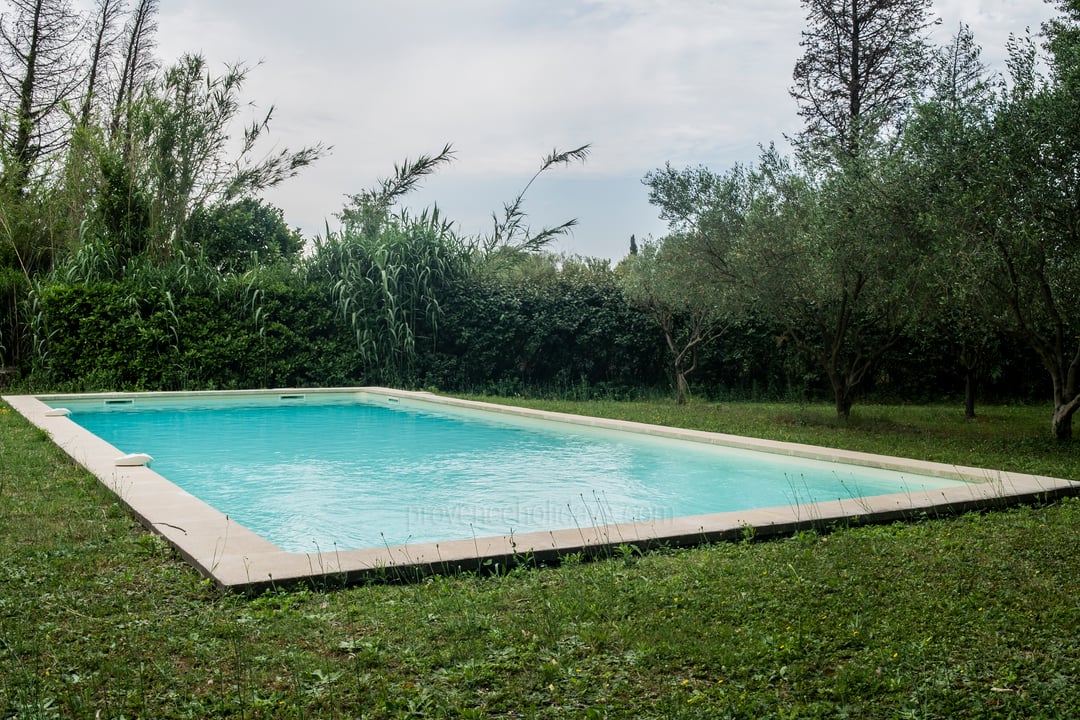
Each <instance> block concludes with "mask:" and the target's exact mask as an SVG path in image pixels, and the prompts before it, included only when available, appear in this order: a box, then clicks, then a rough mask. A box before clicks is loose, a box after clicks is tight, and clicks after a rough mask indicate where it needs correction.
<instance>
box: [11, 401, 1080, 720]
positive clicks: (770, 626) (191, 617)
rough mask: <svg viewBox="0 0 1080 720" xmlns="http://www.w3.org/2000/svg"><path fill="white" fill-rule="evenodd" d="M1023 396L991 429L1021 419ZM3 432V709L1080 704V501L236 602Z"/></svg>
mask: <svg viewBox="0 0 1080 720" xmlns="http://www.w3.org/2000/svg"><path fill="white" fill-rule="evenodd" d="M727 409H728V408H726V407H725V413H711V414H710V415H709V416H708V418H709V422H710V423H719V422H723V421H726V420H725V419H724V418H725V416H726V415H727V414H728V413H727V412H726V411H727ZM811 410H812V408H811V409H810V410H808V411H807V412H810V411H811ZM621 412H627V411H626V409H625V408H623V409H622V410H621ZM691 412H692V411H691ZM739 412H745V413H747V414H748V415H749V410H746V409H739ZM766 412H767V411H766ZM1011 412H1012V411H1011V409H1010V414H1009V416H1008V417H1004V418H1003V419H1001V420H1000V421H999V420H998V419H994V420H990V421H988V423H997V422H1000V424H999V425H998V426H997V427H998V430H997V431H998V432H1005V434H1006V435H1013V436H1015V437H1019V438H1022V436H1023V432H1024V431H1023V430H1022V429H1015V426H1010V425H1009V424H1008V423H1009V422H1011V418H1012V417H1013V416H1012V415H1011ZM984 413H985V414H988V415H992V414H993V413H990V411H989V409H986V410H984ZM684 419H685V418H684ZM745 422H748V423H749V421H745ZM898 422H902V423H904V424H907V425H909V426H912V427H920V423H921V422H922V421H921V420H919V418H918V416H917V415H916V414H914V413H912V412H911V411H909V410H907V409H905V410H904V411H903V414H902V415H901V416H900V417H899V420H898ZM768 424H769V421H767V420H766V421H762V425H763V426H764V425H768ZM852 425H853V427H848V428H845V429H843V430H834V429H832V428H826V429H825V432H826V433H842V434H843V438H842V439H845V441H848V440H850V439H851V438H855V437H858V436H859V434H860V433H863V432H866V429H865V428H860V427H859V424H858V423H853V424H852ZM874 425H875V426H874V427H873V428H871V431H872V432H874V433H880V432H885V431H884V430H882V423H875V424H874ZM1022 425H1023V423H1021V426H1022ZM1041 425H1042V424H1041V417H1040V418H1039V423H1037V424H1035V426H1037V430H1038V431H1039V432H1041V431H1042V427H1041ZM802 427H803V428H804V429H805V428H806V427H812V426H802ZM1001 428H1014V429H1009V430H1004V431H1002V430H1001ZM784 431H785V432H789V431H791V428H787V429H785V430H784ZM953 432H954V431H953V430H949V429H948V428H945V429H943V430H942V431H940V433H939V435H947V434H950V433H953ZM956 432H963V433H969V434H970V433H978V434H980V435H981V436H982V437H981V438H980V439H978V441H977V442H967V441H959V442H957V443H955V447H959V446H960V445H964V444H965V443H966V444H968V445H970V446H982V447H989V448H992V452H989V453H986V454H984V455H978V454H976V455H967V456H965V457H961V456H962V455H963V453H962V452H957V451H955V450H954V449H950V447H949V446H950V443H953V441H952V440H943V441H941V444H940V446H935V447H934V448H933V449H932V452H933V453H934V454H940V455H941V456H942V457H947V458H951V461H952V462H955V463H957V464H964V465H982V464H987V463H984V462H982V460H986V459H991V460H992V459H993V458H994V457H998V456H1000V455H1009V456H1010V460H1009V462H1010V463H1011V466H1010V467H1011V468H1012V469H1022V466H1023V467H1026V468H1038V467H1042V468H1044V469H1045V468H1048V467H1051V466H1053V465H1055V464H1058V465H1060V466H1061V467H1063V468H1064V469H1065V472H1064V473H1046V474H1057V475H1061V474H1066V476H1069V475H1068V473H1071V476H1073V477H1077V476H1080V472H1077V471H1078V470H1080V466H1078V464H1077V463H1078V462H1080V461H1078V459H1077V458H1076V456H1075V449H1073V450H1072V454H1071V456H1070V455H1069V454H1068V453H1060V452H1059V451H1056V450H1053V449H1051V450H1050V451H1049V452H1050V455H1049V456H1048V457H1044V456H1043V454H1042V450H1041V449H1040V448H1041V447H1042V446H1041V444H1040V443H1037V442H1032V443H1030V444H1028V443H1026V442H1024V441H1020V442H1019V444H1018V445H1017V446H1015V447H1014V449H1013V450H1007V448H1008V447H1009V441H1007V440H1000V441H999V440H996V439H994V436H992V435H990V434H987V432H986V428H985V426H983V425H979V426H971V429H964V428H961V429H960V430H958V431H956ZM0 437H2V438H3V440H2V441H0V452H2V453H3V454H2V459H3V464H2V465H0V478H3V496H2V500H3V502H2V503H0V527H3V528H4V532H0V717H29V718H39V717H40V718H51V717H65V718H66V717H74V718H93V717H95V716H100V717H122V716H123V717H137V716H141V717H163V718H164V717H175V718H183V717H222V716H229V717H287V718H315V717H353V716H356V715H357V714H364V713H366V714H367V715H368V716H370V717H375V718H392V717H409V716H428V717H513V716H531V717H538V718H556V717H592V718H613V719H614V718H631V717H650V716H651V717H672V718H678V717H708V718H723V717H742V718H748V717H841V716H845V715H846V716H849V717H997V716H1001V717H1060V718H1067V717H1077V716H1080V697H1078V695H1077V693H1076V692H1075V687H1076V683H1077V680H1078V678H1080V640H1078V639H1077V636H1076V633H1075V632H1074V631H1073V628H1076V627H1080V606H1078V605H1077V603H1076V601H1075V598H1076V597H1078V596H1080V555H1078V554H1077V553H1076V552H1075V538H1076V527H1077V526H1078V525H1080V500H1077V499H1070V498H1066V499H1062V500H1058V501H1055V502H1052V503H1049V504H1044V505H1040V506H1036V507H1024V508H1014V509H1009V510H998V511H993V512H985V513H982V514H967V515H961V516H958V517H953V518H947V519H936V518H932V517H926V518H922V519H920V520H918V521H917V522H915V523H911V524H899V523H898V524H891V525H882V526H866V527H856V526H850V527H840V528H837V529H835V531H833V532H832V533H831V534H829V535H823V534H820V533H821V531H820V530H819V531H816V532H815V531H810V530H807V531H804V532H802V533H799V534H797V535H795V536H794V537H792V538H791V539H789V540H785V541H779V542H750V541H751V540H754V539H755V537H754V534H753V531H752V530H747V531H745V535H744V536H743V538H742V539H743V540H745V542H744V543H740V542H736V543H727V544H718V545H713V546H705V547H698V548H693V549H686V550H676V549H670V548H668V549H664V550H662V551H660V552H639V550H640V548H633V547H631V546H622V547H620V546H618V545H616V547H614V548H613V549H612V550H611V551H610V552H609V553H608V557H606V558H597V559H596V560H597V561H596V562H582V560H583V559H585V557H586V554H585V553H574V554H570V555H567V556H564V557H563V558H561V560H562V562H561V563H560V564H559V565H558V566H549V567H542V568H539V569H531V565H532V563H531V562H530V561H529V560H528V558H526V559H525V562H520V561H515V563H514V564H513V565H512V566H511V567H509V568H507V572H499V573H498V574H491V575H487V576H483V575H480V574H472V573H458V574H455V575H451V576H448V577H441V578H431V579H430V581H429V580H428V579H424V580H423V581H422V582H413V583H412V584H410V585H400V584H374V583H372V584H365V585H359V586H355V587H350V588H345V589H340V590H335V591H333V592H324V591H320V590H319V589H318V588H311V587H296V588H293V589H290V590H288V591H283V590H272V591H267V592H264V593H262V594H259V595H257V596H254V597H246V596H236V595H230V594H227V593H222V592H220V591H218V590H216V589H215V588H213V587H212V586H209V585H207V584H206V583H205V582H203V581H202V579H201V578H199V576H198V575H197V574H196V573H195V572H194V571H193V570H191V569H190V568H189V567H188V566H186V565H185V564H184V563H183V562H181V561H180V559H179V558H177V557H176V555H175V553H173V552H172V551H171V550H169V549H168V548H167V547H163V546H162V544H161V543H160V542H159V541H157V540H154V539H147V538H152V537H153V536H149V535H147V534H146V533H145V532H144V531H143V530H142V529H141V528H139V527H138V526H137V524H136V523H134V522H133V521H132V519H131V517H130V516H129V515H128V514H127V512H126V511H125V510H124V509H123V508H122V507H121V506H120V505H119V504H118V503H116V501H115V498H114V497H113V496H111V495H109V494H108V493H107V492H106V491H104V490H103V489H101V488H100V487H99V486H98V485H97V484H96V482H95V481H94V480H93V479H92V478H90V477H89V476H88V475H86V474H85V473H84V472H83V471H81V470H79V469H78V468H77V467H75V466H74V465H72V464H71V463H69V462H67V461H66V460H65V459H64V458H63V457H62V456H61V455H60V454H59V452H58V451H56V449H55V448H53V447H52V446H51V444H48V443H41V442H38V441H37V440H36V439H34V437H33V433H32V432H29V431H28V430H27V427H26V425H25V423H23V422H22V421H21V419H19V418H17V417H15V416H14V415H13V414H0ZM830 437H831V435H830ZM871 442H873V443H877V442H880V440H872V441H871ZM902 443H908V444H907V445H906V446H904V447H906V448H908V449H913V452H912V453H908V452H906V451H905V452H900V450H903V448H902V447H900V444H902ZM897 447H898V448H900V449H899V450H894V454H913V453H914V452H917V451H918V450H919V448H930V444H928V443H926V442H924V440H923V438H922V437H920V435H919V434H917V433H908V434H905V435H904V436H903V438H901V439H900V440H898V441H897ZM1006 450H1007V451H1006ZM963 452H964V453H966V452H968V451H966V450H965V451H963ZM979 452H982V451H979ZM950 453H952V454H950ZM1048 458H1049V459H1048ZM1003 466H1004V465H1003ZM9 529H10V531H9ZM329 557H330V556H329V554H328V555H327V558H329ZM412 579H413V580H414V581H415V580H416V578H412ZM417 714H419V715H417Z"/></svg>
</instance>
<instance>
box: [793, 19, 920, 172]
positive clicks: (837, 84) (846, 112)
mask: <svg viewBox="0 0 1080 720" xmlns="http://www.w3.org/2000/svg"><path fill="white" fill-rule="evenodd" d="M802 5H803V8H804V9H805V10H806V13H807V16H806V21H807V29H806V30H804V31H803V36H802V42H801V43H800V46H801V47H803V48H804V54H803V56H802V57H801V58H800V59H799V60H798V61H797V62H796V64H795V71H794V74H793V79H794V80H795V85H794V86H793V87H792V88H791V90H790V93H791V95H792V97H794V98H795V100H796V101H797V102H798V104H799V115H800V116H801V117H802V118H803V119H804V120H805V121H806V128H805V129H804V130H803V132H802V133H801V134H800V136H799V138H798V145H799V147H800V148H801V149H802V150H803V151H804V154H806V155H825V156H831V155H834V154H835V153H836V152H840V153H844V154H847V155H849V156H856V155H859V154H860V153H861V152H862V151H863V149H864V147H865V146H866V145H867V144H868V143H870V142H871V141H872V140H873V139H874V138H875V137H876V136H877V135H878V134H879V133H880V131H881V130H882V129H884V128H885V127H886V126H887V125H888V124H889V123H891V122H895V121H896V120H897V119H898V118H899V116H900V114H901V113H902V111H903V110H904V109H905V108H906V107H907V105H908V103H909V101H910V99H911V98H912V97H913V96H914V95H915V91H916V90H917V89H918V88H919V87H920V84H921V82H922V77H923V74H924V72H925V70H926V69H927V67H928V62H929V57H928V53H927V43H926V40H925V39H924V37H923V35H924V33H925V31H926V29H927V28H928V27H930V26H931V25H933V24H934V23H935V22H936V21H934V20H931V19H930V6H931V0H803V2H802Z"/></svg>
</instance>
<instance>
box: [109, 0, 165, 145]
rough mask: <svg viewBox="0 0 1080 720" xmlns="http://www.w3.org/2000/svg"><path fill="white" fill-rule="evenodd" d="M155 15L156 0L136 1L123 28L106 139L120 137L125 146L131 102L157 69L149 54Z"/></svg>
mask: <svg viewBox="0 0 1080 720" xmlns="http://www.w3.org/2000/svg"><path fill="white" fill-rule="evenodd" d="M157 11H158V0H138V4H137V5H136V6H135V10H134V11H133V12H132V13H131V16H130V17H129V18H128V21H127V23H126V25H125V26H124V33H123V38H124V43H123V46H124V60H123V63H122V64H121V65H120V70H119V75H118V77H117V78H116V92H115V96H114V100H113V106H112V119H111V121H110V123H109V136H110V138H112V139H114V140H115V139H116V138H117V137H118V136H120V135H121V134H123V136H124V141H125V144H127V143H129V142H130V139H129V137H128V135H129V133H130V127H129V126H126V125H125V123H124V122H123V121H124V119H125V118H126V117H127V115H128V114H129V112H130V110H131V107H132V105H133V103H134V101H135V98H137V97H138V96H139V94H140V91H141V90H142V88H143V87H144V86H145V85H146V83H148V82H149V80H150V78H151V75H152V73H153V72H154V70H155V69H156V68H157V61H156V60H155V59H154V57H153V55H152V53H151V51H152V50H153V48H154V33H155V32H157V23H156V22H154V16H155V15H157Z"/></svg>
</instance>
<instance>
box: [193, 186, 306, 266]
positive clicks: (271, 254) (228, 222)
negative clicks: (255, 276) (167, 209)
mask: <svg viewBox="0 0 1080 720" xmlns="http://www.w3.org/2000/svg"><path fill="white" fill-rule="evenodd" d="M185 234H186V236H187V240H188V242H189V243H190V244H191V245H193V246H195V247H197V248H198V249H199V250H200V251H201V252H202V253H203V255H204V256H205V257H206V260H207V261H208V262H210V264H211V265H214V266H215V267H217V268H218V269H219V270H221V271H223V272H242V271H243V270H245V269H248V268H250V267H251V266H252V265H253V264H268V263H270V262H272V261H273V260H275V259H278V258H284V259H286V260H289V261H292V260H295V259H296V258H297V257H299V254H300V251H301V250H302V249H303V246H304V240H303V238H302V237H301V236H300V233H299V232H298V231H296V230H292V229H290V228H289V226H288V225H286V224H285V218H284V215H283V213H282V211H281V209H280V208H276V207H274V206H273V205H270V204H269V203H266V202H263V201H262V200H260V199H258V198H253V197H245V198H240V199H239V200H234V201H232V202H220V203H217V204H215V205H213V206H211V207H208V208H201V209H199V210H196V211H195V213H194V214H193V215H192V216H191V219H190V220H189V221H188V228H187V232H186V233H185Z"/></svg>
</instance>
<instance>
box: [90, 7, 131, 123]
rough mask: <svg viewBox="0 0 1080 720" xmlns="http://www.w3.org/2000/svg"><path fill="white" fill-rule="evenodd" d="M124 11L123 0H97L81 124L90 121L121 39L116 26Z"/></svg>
mask: <svg viewBox="0 0 1080 720" xmlns="http://www.w3.org/2000/svg"><path fill="white" fill-rule="evenodd" d="M122 12H123V0H97V12H96V13H95V14H94V26H93V29H92V37H91V47H90V68H89V70H88V71H87V74H86V86H85V88H84V89H83V100H82V105H81V107H80V109H79V125H80V126H86V125H88V124H89V122H90V113H91V111H92V110H93V108H94V101H95V100H96V99H97V95H98V91H99V88H100V86H101V84H102V80H103V79H104V76H105V69H106V65H107V62H108V60H109V57H110V55H111V54H112V48H113V47H114V46H115V44H116V42H117V40H118V39H119V35H118V33H117V32H116V30H115V27H116V23H117V21H118V20H119V19H120V14H121V13H122Z"/></svg>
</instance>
